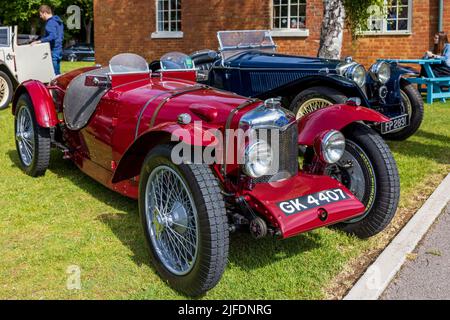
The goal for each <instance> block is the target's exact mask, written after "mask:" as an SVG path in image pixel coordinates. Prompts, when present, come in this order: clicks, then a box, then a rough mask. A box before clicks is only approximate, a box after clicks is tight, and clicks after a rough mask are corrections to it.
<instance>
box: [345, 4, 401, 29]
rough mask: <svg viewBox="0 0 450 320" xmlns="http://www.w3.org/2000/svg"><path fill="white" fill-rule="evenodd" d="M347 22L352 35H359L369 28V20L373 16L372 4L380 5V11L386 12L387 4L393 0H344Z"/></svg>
mask: <svg viewBox="0 0 450 320" xmlns="http://www.w3.org/2000/svg"><path fill="white" fill-rule="evenodd" d="M343 3H344V7H345V12H346V22H347V26H348V28H349V29H350V31H351V33H352V35H353V36H354V37H357V36H358V34H359V33H360V31H366V30H368V25H367V21H368V19H369V18H370V17H371V15H372V14H371V11H370V10H369V8H370V7H371V6H378V7H379V8H380V13H381V14H385V12H386V6H385V4H386V3H387V4H388V5H389V4H390V3H392V0H387V1H385V0H343Z"/></svg>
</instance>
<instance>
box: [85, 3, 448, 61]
mask: <svg viewBox="0 0 450 320" xmlns="http://www.w3.org/2000/svg"><path fill="white" fill-rule="evenodd" d="M322 16H323V0H308V2H307V18H306V19H307V21H306V24H307V28H308V29H309V32H310V34H309V36H308V37H306V38H281V37H279V38H275V41H276V43H277V44H278V46H279V51H280V52H282V53H288V54H299V55H310V56H315V55H316V54H317V51H318V47H319V39H320V28H321V23H322ZM94 19H95V39H96V59H97V61H98V62H99V63H103V64H104V63H106V62H107V61H108V60H109V59H110V58H111V57H112V56H113V55H115V54H117V53H122V52H134V53H138V54H140V55H142V56H144V57H145V58H146V59H148V60H153V59H158V58H159V57H161V56H162V55H163V54H164V53H167V52H170V51H181V52H186V53H190V52H193V51H195V50H201V49H216V48H217V47H218V43H217V38H216V33H217V31H220V30H232V29H234V30H239V29H241V30H242V29H244V30H250V29H269V28H270V27H271V1H269V0H259V1H257V0H246V1H241V0H226V1H224V0H209V1H204V0H183V5H182V24H183V26H182V29H183V32H184V37H183V39H151V34H152V32H154V31H155V29H156V22H155V1H154V0H121V1H115V0H94ZM437 21H438V0H414V1H413V20H412V31H413V33H412V35H404V36H393V35H390V36H365V37H363V38H360V39H359V40H357V41H352V40H351V37H350V35H349V34H348V33H346V34H345V38H344V48H343V56H348V55H352V56H353V57H354V58H355V60H357V61H359V62H361V63H363V64H365V65H366V66H369V65H370V64H372V63H373V62H374V61H375V60H376V59H377V58H382V57H386V58H420V57H421V56H422V55H423V53H424V52H425V51H427V50H428V49H429V48H430V47H431V46H432V38H433V35H434V33H435V32H436V31H437V24H438V22H437ZM444 29H445V30H449V31H450V3H449V4H446V10H445V17H444Z"/></svg>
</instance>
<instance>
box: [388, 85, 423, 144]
mask: <svg viewBox="0 0 450 320" xmlns="http://www.w3.org/2000/svg"><path fill="white" fill-rule="evenodd" d="M400 94H401V96H402V106H403V109H404V111H405V112H406V113H408V115H409V123H410V124H409V126H408V127H406V128H404V129H402V130H400V131H397V132H392V133H388V134H386V135H383V137H384V138H385V139H387V140H397V141H403V140H406V139H408V138H409V137H411V136H412V135H414V134H415V133H416V132H417V130H419V128H420V126H421V125H422V122H423V117H424V103H423V98H422V96H421V95H420V92H419V91H418V90H417V88H416V87H415V86H414V85H413V84H412V83H409V82H407V81H404V80H402V83H401V90H400Z"/></svg>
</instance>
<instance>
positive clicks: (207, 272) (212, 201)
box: [140, 145, 229, 297]
mask: <svg viewBox="0 0 450 320" xmlns="http://www.w3.org/2000/svg"><path fill="white" fill-rule="evenodd" d="M171 149H172V146H171V145H160V146H157V147H156V148H154V149H153V150H152V151H151V152H150V153H149V154H148V156H147V158H146V160H145V161H144V166H143V169H142V170H143V173H144V170H146V169H145V168H146V164H147V163H148V162H149V161H150V160H151V158H152V157H153V156H155V155H164V154H166V155H167V154H170V153H168V152H170V150H171ZM168 160H169V159H168ZM169 161H170V160H169ZM178 167H179V169H180V170H179V171H180V172H181V173H182V174H183V176H184V177H185V179H186V181H187V182H188V183H189V188H190V189H191V192H192V194H193V197H194V201H195V202H196V205H197V213H198V219H199V221H198V222H199V225H200V226H202V227H203V228H202V229H201V230H199V232H201V243H202V244H203V247H202V248H203V251H202V253H201V258H200V257H199V258H198V259H199V261H198V267H196V268H194V269H195V270H193V271H191V273H190V274H188V275H187V277H189V279H187V281H183V280H182V279H180V278H177V277H175V276H173V275H171V274H170V273H168V272H167V270H165V268H164V266H162V265H161V264H160V262H159V259H158V258H157V257H156V255H154V253H153V252H152V249H150V253H151V256H152V260H153V262H154V265H155V267H156V271H157V272H158V273H159V274H160V276H161V277H162V278H163V279H165V280H167V281H168V283H169V284H170V285H171V286H172V287H173V288H174V289H176V290H177V291H179V292H181V293H183V294H185V295H187V296H191V297H197V296H200V295H203V294H204V293H206V292H207V291H209V290H211V289H212V288H214V287H215V286H216V285H217V283H218V282H219V281H220V279H221V277H222V275H223V273H224V271H225V268H226V265H227V262H228V252H229V226H228V219H227V215H226V209H225V201H224V199H223V196H222V193H221V188H220V186H219V183H218V181H217V178H216V177H215V176H214V174H213V172H212V170H211V168H210V167H209V166H208V165H206V164H182V165H180V166H178ZM185 172H188V173H189V175H188V176H187V177H186V175H185ZM143 173H141V176H143ZM142 183H144V182H143V181H141V184H142ZM192 186H194V187H192ZM142 187H143V186H142V185H141V187H140V189H142ZM141 203H142V199H141V200H140V204H141ZM141 206H142V205H140V207H141ZM140 213H141V218H142V217H143V211H142V209H141V208H140ZM202 213H203V214H202ZM142 219H143V218H142ZM143 221H144V219H143ZM145 232H146V233H147V231H145ZM147 242H148V243H149V245H150V247H151V241H149V239H148V236H147ZM194 273H195V274H194Z"/></svg>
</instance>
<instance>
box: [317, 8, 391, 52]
mask: <svg viewBox="0 0 450 320" xmlns="http://www.w3.org/2000/svg"><path fill="white" fill-rule="evenodd" d="M390 1H391V0H388V2H390ZM323 5H324V18H323V22H322V30H321V35H320V47H319V53H318V56H319V57H321V58H326V59H339V58H340V57H341V52H342V42H343V38H344V28H345V26H346V24H347V27H348V29H349V30H350V32H351V34H352V37H353V38H356V37H357V36H358V34H359V33H360V32H361V31H363V30H367V28H368V26H367V21H368V19H369V18H370V17H371V14H372V13H371V12H370V10H369V8H370V7H371V6H378V7H380V8H382V9H381V12H384V5H385V1H384V0H323Z"/></svg>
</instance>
